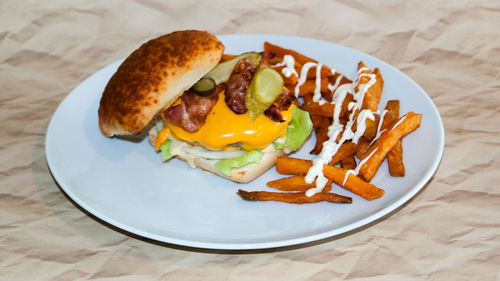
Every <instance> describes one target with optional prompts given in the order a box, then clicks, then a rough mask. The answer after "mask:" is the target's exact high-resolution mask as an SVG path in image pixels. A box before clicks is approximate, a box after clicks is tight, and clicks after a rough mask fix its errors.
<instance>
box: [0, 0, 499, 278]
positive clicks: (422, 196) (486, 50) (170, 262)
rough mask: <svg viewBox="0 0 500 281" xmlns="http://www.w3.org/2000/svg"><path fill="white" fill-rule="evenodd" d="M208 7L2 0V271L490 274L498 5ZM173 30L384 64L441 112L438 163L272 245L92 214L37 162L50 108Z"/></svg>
mask: <svg viewBox="0 0 500 281" xmlns="http://www.w3.org/2000/svg"><path fill="white" fill-rule="evenodd" d="M209 2H210V1H205V2H202V1H166V2H155V1H143V0H137V1H128V2H121V1H66V2H64V1H58V2H55V1H50V2H49V1H29V2H28V1H2V3H1V4H0V85H1V87H0V90H1V94H0V104H1V108H0V120H2V122H1V123H0V130H1V131H2V134H1V136H0V153H1V154H0V156H1V157H0V159H1V160H0V276H2V280H78V279H82V280H86V279H93V280H137V279H139V280H159V279H161V280H255V279H257V280H276V279H278V278H283V279H286V280H333V279H350V280H367V279H369V280H499V279H500V255H499V253H500V232H499V229H500V228H499V227H500V219H499V212H500V191H499V190H500V189H499V188H498V183H499V182H500V173H499V172H498V171H499V170H500V149H499V148H500V126H498V122H500V115H499V113H500V94H499V91H500V74H499V73H500V28H498V26H499V25H500V3H499V2H497V1H489V2H488V1H429V2H428V3H423V2H424V1H408V2H406V1H403V2H402V1H394V0H390V1H312V0H311V1H302V2H299V1H255V2H254V1H246V2H240V1H217V2H215V1H213V2H214V3H209ZM271 2H272V3H271ZM181 29H204V30H207V31H209V32H211V33H214V34H234V33H272V34H285V35H295V36H302V37H308V38H315V39H321V40H325V41H329V42H333V43H337V44H340V45H344V46H347V47H351V48H354V49H358V50H360V51H362V52H365V53H368V54H370V55H373V56H375V57H377V58H379V59H381V60H384V61H386V62H388V63H390V64H392V65H394V66H395V67H396V68H398V69H400V70H402V71H403V72H404V73H406V74H407V75H408V76H410V77H411V78H412V79H414V80H415V81H416V82H417V83H418V84H419V85H420V86H422V88H423V89H425V90H426V92H427V93H428V94H429V96H430V97H431V98H432V100H433V101H434V103H435V104H436V106H437V107H438V109H439V111H440V113H441V116H442V118H443V122H444V127H445V134H446V142H445V149H444V156H443V159H442V161H441V164H440V167H439V169H438V171H437V173H436V174H435V175H434V177H433V178H432V179H431V181H430V182H429V183H428V184H427V185H426V186H425V188H424V189H423V190H422V191H421V192H420V193H418V194H417V195H416V196H415V197H414V198H413V199H412V200H410V202H409V203H408V204H405V205H404V206H403V207H402V208H399V209H398V210H396V211H395V212H392V213H391V214H390V215H388V216H385V217H384V218H382V219H380V220H378V221H376V222H374V223H372V224H370V225H368V226H366V227H363V228H361V229H357V230H354V231H351V232H348V233H346V234H343V235H339V236H335V237H331V238H329V239H326V240H322V241H319V242H314V243H309V244H305V245H298V246H290V247H284V248H279V249H267V250H251V251H217V250H203V249H193V248H185V247H181V246H176V245H170V244H164V243H159V242H155V241H151V240H147V239H143V238H141V237H137V236H134V235H131V234H129V233H125V232H123V231H120V230H119V229H116V228H115V227H113V226H110V225H108V224H105V223H103V222H102V221H99V220H98V219H96V218H94V217H92V216H91V215H90V214H88V213H87V212H85V210H82V209H81V208H79V207H78V206H76V205H75V204H73V203H72V202H71V201H70V200H69V199H68V197H67V196H65V194H64V193H63V192H62V190H61V189H60V187H59V186H58V185H57V183H56V182H55V181H54V179H53V178H52V176H51V174H50V172H49V169H48V167H47V163H46V160H45V152H44V141H45V133H46V129H47V125H48V122H49V119H50V117H51V116H52V114H53V112H54V110H55V109H56V108H57V106H58V105H59V103H60V102H61V101H62V100H63V99H64V97H65V96H66V95H67V94H68V93H69V92H70V91H71V90H72V89H73V88H75V87H76V86H77V85H78V84H79V83H80V82H81V81H82V80H84V79H85V78H86V77H88V76H89V75H91V74H92V73H94V72H96V71H97V70H99V69H101V68H102V67H104V66H106V65H108V64H109V63H112V62H114V61H116V60H118V59H120V58H122V57H125V56H127V55H128V54H129V53H130V52H132V51H133V50H134V49H135V48H137V47H138V46H139V45H140V44H141V43H143V42H145V41H147V40H148V39H151V38H154V37H156V36H158V35H161V34H164V33H168V32H170V31H174V30H181Z"/></svg>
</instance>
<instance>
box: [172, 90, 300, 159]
mask: <svg viewBox="0 0 500 281" xmlns="http://www.w3.org/2000/svg"><path fill="white" fill-rule="evenodd" d="M224 98H225V95H224V93H223V92H222V93H220V96H219V99H218V101H217V103H216V104H215V105H214V108H213V109H212V111H211V112H210V114H209V115H208V116H207V120H206V122H205V124H204V125H203V127H201V129H200V130H198V131H197V132H194V133H188V132H186V131H184V130H183V129H182V128H181V127H178V126H175V125H173V124H170V123H168V122H167V128H169V129H170V133H171V134H172V135H173V136H174V137H175V138H177V139H180V140H184V141H187V142H191V143H193V142H196V143H198V144H199V145H201V146H203V147H205V148H207V149H211V150H223V149H226V146H228V145H231V144H241V147H242V148H243V149H244V150H247V151H250V150H254V149H261V148H264V147H266V146H268V145H269V144H270V143H271V142H273V141H274V140H275V139H277V138H279V137H283V136H285V133H286V129H287V126H288V123H290V121H291V120H292V112H293V106H294V105H292V106H290V108H289V109H288V110H286V111H281V115H282V117H283V119H284V120H285V121H284V122H275V121H273V120H271V119H270V118H269V117H267V116H265V115H263V114H262V115H260V116H259V117H257V119H255V121H253V122H252V121H251V120H250V117H249V114H248V112H246V113H244V114H235V113H234V112H232V111H231V109H229V107H227V105H226V103H225V101H224Z"/></svg>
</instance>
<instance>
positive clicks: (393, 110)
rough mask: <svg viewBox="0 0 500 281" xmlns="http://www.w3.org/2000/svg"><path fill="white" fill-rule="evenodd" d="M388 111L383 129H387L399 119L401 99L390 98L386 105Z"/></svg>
mask: <svg viewBox="0 0 500 281" xmlns="http://www.w3.org/2000/svg"><path fill="white" fill-rule="evenodd" d="M385 110H387V112H386V113H385V115H384V120H383V122H382V127H381V129H382V130H384V129H387V128H389V127H390V126H392V124H394V123H396V122H397V121H398V119H399V100H390V101H388V102H387V105H386V106H385Z"/></svg>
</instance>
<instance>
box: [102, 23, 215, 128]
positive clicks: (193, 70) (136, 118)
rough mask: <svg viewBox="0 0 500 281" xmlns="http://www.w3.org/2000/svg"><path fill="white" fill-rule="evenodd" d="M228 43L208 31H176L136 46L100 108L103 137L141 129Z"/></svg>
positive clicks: (204, 70)
mask: <svg viewBox="0 0 500 281" xmlns="http://www.w3.org/2000/svg"><path fill="white" fill-rule="evenodd" d="M223 51H224V45H223V44H222V43H221V42H220V41H219V40H218V39H217V38H216V37H215V36H213V35H211V34H210V33H208V32H205V31H197V30H185V31H177V32H173V33H170V34H167V35H163V36H161V37H158V38H156V39H152V40H150V41H148V42H147V43H145V44H143V45H142V46H141V47H140V48H139V49H137V50H135V51H134V52H133V53H132V54H131V55H130V56H129V57H127V58H126V59H125V61H124V62H123V63H122V64H121V65H120V67H119V68H118V70H117V71H116V73H115V74H114V75H113V76H112V77H111V79H110V80H109V82H108V84H107V85H106V88H105V89H104V92H103V94H102V98H101V102H100V106H99V128H100V129H101V132H102V133H103V134H104V135H105V136H113V135H133V134H138V133H140V132H141V131H143V130H144V129H145V128H146V127H147V126H148V125H149V123H150V122H151V121H152V120H153V119H154V118H155V116H156V115H157V114H158V113H160V112H161V111H162V110H163V109H165V108H167V107H168V106H170V105H171V104H172V103H173V102H175V100H176V99H177V98H178V97H179V96H180V95H182V93H183V92H184V91H185V90H187V89H189V88H190V87H191V86H192V85H193V84H194V83H196V81H198V80H199V79H200V78H201V77H202V76H203V75H204V74H206V73H207V72H208V71H209V70H210V69H212V68H213V67H215V66H216V65H217V63H218V62H219V60H220V59H221V56H222V53H223Z"/></svg>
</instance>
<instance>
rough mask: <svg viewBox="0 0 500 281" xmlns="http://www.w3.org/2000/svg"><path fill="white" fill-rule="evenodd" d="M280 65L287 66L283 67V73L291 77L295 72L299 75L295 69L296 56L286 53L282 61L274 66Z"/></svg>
mask: <svg viewBox="0 0 500 281" xmlns="http://www.w3.org/2000/svg"><path fill="white" fill-rule="evenodd" d="M279 66H285V67H283V69H281V73H283V75H285V77H287V78H289V77H290V76H292V75H293V74H295V76H297V77H299V74H298V73H297V71H296V70H295V58H294V57H293V56H291V55H285V56H284V57H283V61H282V62H280V63H277V64H275V65H273V67H279Z"/></svg>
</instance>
